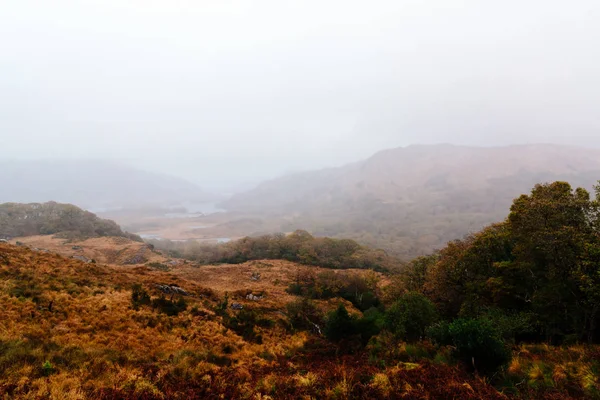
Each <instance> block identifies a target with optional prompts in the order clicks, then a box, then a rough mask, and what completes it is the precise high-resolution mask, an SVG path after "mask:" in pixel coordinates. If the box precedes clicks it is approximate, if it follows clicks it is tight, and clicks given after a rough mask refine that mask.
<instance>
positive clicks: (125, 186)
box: [0, 160, 214, 210]
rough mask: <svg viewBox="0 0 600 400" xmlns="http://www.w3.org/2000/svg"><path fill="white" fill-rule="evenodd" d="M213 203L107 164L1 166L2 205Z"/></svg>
mask: <svg viewBox="0 0 600 400" xmlns="http://www.w3.org/2000/svg"><path fill="white" fill-rule="evenodd" d="M212 200H214V198H213V196H211V195H210V194H208V193H206V192H204V191H203V190H202V189H201V188H199V187H198V186H196V185H194V184H193V183H190V182H188V181H185V180H183V179H180V178H176V177H172V176H168V175H162V174H156V173H151V172H147V171H142V170H139V169H136V168H133V167H130V166H127V165H123V164H118V163H113V162H108V161H95V160H68V161H67V160H56V161H0V203H3V202H18V203H30V202H45V201H58V202H64V203H71V204H76V205H77V206H79V207H83V208H87V209H95V210H101V209H103V208H119V207H140V206H172V205H176V204H179V203H181V202H185V201H187V202H205V201H212Z"/></svg>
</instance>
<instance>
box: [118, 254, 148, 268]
mask: <svg viewBox="0 0 600 400" xmlns="http://www.w3.org/2000/svg"><path fill="white" fill-rule="evenodd" d="M145 262H146V259H145V258H144V256H142V255H141V254H139V253H138V254H136V255H135V256H133V257H131V258H130V259H128V260H125V262H124V263H123V264H125V265H131V264H143V263H145Z"/></svg>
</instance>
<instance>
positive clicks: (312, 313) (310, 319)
mask: <svg viewBox="0 0 600 400" xmlns="http://www.w3.org/2000/svg"><path fill="white" fill-rule="evenodd" d="M286 308H287V316H288V319H289V322H290V324H291V326H292V329H307V330H317V331H318V330H320V328H319V325H321V323H322V320H323V317H322V315H321V313H320V312H319V310H318V309H317V307H316V306H315V304H314V303H313V302H312V301H311V300H309V299H307V298H302V299H299V300H296V301H293V302H291V303H288V304H287V306H286Z"/></svg>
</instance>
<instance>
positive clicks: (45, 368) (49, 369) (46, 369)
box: [42, 360, 54, 376]
mask: <svg viewBox="0 0 600 400" xmlns="http://www.w3.org/2000/svg"><path fill="white" fill-rule="evenodd" d="M53 372H54V366H53V365H52V363H51V362H50V361H48V360H46V361H45V362H44V364H42V375H44V376H50V375H52V373H53Z"/></svg>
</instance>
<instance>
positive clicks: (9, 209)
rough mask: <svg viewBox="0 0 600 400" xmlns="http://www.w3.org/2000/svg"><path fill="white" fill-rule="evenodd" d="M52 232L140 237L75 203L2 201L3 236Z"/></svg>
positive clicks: (74, 235) (0, 224) (0, 226)
mask: <svg viewBox="0 0 600 400" xmlns="http://www.w3.org/2000/svg"><path fill="white" fill-rule="evenodd" d="M50 234H59V235H60V236H62V237H68V238H82V237H83V238H85V237H98V236H120V237H126V238H129V239H133V240H137V241H141V238H140V237H139V236H137V235H133V234H130V233H127V232H123V231H122V230H121V228H120V227H119V225H117V224H116V223H115V222H114V221H111V220H108V219H101V218H98V217H97V216H96V215H95V214H93V213H91V212H89V211H85V210H82V209H81V208H79V207H76V206H74V205H72V204H60V203H56V202H53V201H51V202H48V203H43V204H40V203H30V204H20V203H4V204H0V238H2V237H4V238H12V237H19V236H33V235H50Z"/></svg>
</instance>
